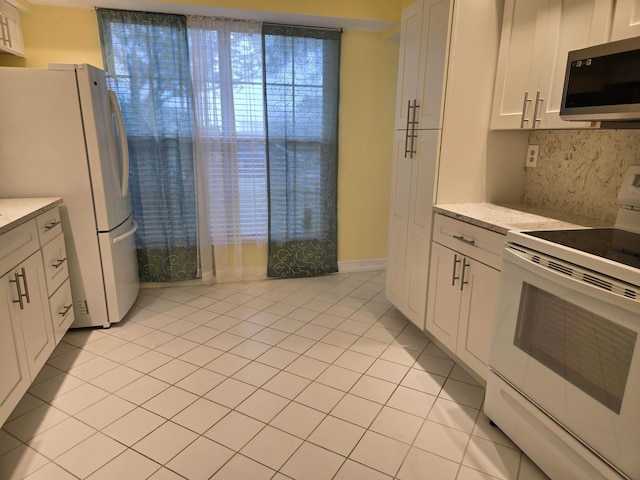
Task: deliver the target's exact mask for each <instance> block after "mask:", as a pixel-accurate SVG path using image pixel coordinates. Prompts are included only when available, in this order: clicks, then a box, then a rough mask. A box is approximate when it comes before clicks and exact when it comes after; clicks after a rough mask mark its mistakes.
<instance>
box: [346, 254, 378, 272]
mask: <svg viewBox="0 0 640 480" xmlns="http://www.w3.org/2000/svg"><path fill="white" fill-rule="evenodd" d="M386 268H387V259H386V258H371V259H367V260H342V261H338V272H339V273H357V272H371V271H374V270H386Z"/></svg>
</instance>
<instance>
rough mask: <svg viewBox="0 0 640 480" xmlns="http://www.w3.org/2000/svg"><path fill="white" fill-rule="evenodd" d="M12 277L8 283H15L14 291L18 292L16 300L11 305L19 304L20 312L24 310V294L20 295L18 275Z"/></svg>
mask: <svg viewBox="0 0 640 480" xmlns="http://www.w3.org/2000/svg"><path fill="white" fill-rule="evenodd" d="M13 277H14V278H13V280H9V282H11V283H15V284H16V290H17V291H18V300H14V301H13V303H19V304H20V310H24V302H23V301H22V297H24V294H23V293H22V287H20V274H19V273H14V274H13Z"/></svg>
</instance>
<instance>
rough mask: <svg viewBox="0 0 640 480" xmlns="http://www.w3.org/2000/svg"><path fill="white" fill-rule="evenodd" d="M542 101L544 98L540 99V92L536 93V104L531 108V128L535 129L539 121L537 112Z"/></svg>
mask: <svg viewBox="0 0 640 480" xmlns="http://www.w3.org/2000/svg"><path fill="white" fill-rule="evenodd" d="M543 101H544V98H541V97H540V90H538V91H537V92H536V104H535V106H534V108H533V128H536V126H537V124H538V122H539V121H540V119H539V118H538V111H539V110H540V105H541V104H542V102H543Z"/></svg>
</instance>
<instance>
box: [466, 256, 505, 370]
mask: <svg viewBox="0 0 640 480" xmlns="http://www.w3.org/2000/svg"><path fill="white" fill-rule="evenodd" d="M465 260H466V261H467V265H468V266H466V267H464V269H463V273H462V274H461V276H462V277H463V278H464V281H465V282H468V283H466V284H465V285H464V288H463V290H462V299H461V304H460V305H461V306H460V324H459V329H458V339H457V347H456V354H457V355H458V357H459V358H460V359H461V360H462V361H463V362H464V363H465V364H467V365H468V366H469V367H471V368H472V369H473V371H475V372H476V373H477V374H478V375H480V376H481V377H482V378H484V379H487V377H488V376H489V347H490V346H491V332H492V328H493V317H494V316H495V309H496V304H497V300H498V289H499V285H500V272H499V271H498V270H495V269H493V268H491V267H488V266H486V265H484V264H483V263H480V262H477V261H475V260H473V259H465ZM465 260H463V262H464V261H465Z"/></svg>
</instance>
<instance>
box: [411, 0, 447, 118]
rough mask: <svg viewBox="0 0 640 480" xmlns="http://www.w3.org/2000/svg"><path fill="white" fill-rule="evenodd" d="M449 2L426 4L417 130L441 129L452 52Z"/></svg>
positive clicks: (430, 0)
mask: <svg viewBox="0 0 640 480" xmlns="http://www.w3.org/2000/svg"><path fill="white" fill-rule="evenodd" d="M450 9H451V2H450V0H425V2H424V6H423V10H422V39H421V45H422V48H421V52H420V65H419V73H418V89H417V93H416V96H417V100H418V110H417V112H416V113H417V115H416V118H417V125H416V128H418V129H434V128H440V127H441V125H442V109H443V104H442V102H443V98H444V81H445V69H446V67H447V52H448V50H449V25H450V23H451V22H450V17H451V13H450Z"/></svg>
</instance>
